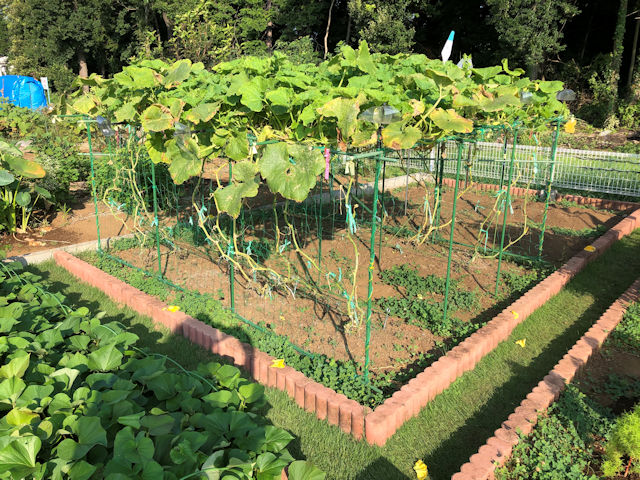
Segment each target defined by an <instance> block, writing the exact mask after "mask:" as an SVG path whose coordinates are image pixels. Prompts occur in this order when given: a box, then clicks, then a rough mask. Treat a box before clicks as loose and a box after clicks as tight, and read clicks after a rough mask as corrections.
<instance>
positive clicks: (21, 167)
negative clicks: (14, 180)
mask: <svg viewBox="0 0 640 480" xmlns="http://www.w3.org/2000/svg"><path fill="white" fill-rule="evenodd" d="M4 161H5V162H6V164H7V165H8V166H9V170H10V171H11V172H12V173H13V174H14V175H18V176H21V177H26V178H42V177H44V176H45V175H46V173H47V172H45V171H44V168H42V165H40V164H39V163H37V162H34V161H33V160H27V159H26V158H23V157H14V156H9V155H6V156H5V157H4Z"/></svg>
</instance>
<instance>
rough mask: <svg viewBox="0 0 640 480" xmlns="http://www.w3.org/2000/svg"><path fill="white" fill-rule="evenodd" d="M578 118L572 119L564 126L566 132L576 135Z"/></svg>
mask: <svg viewBox="0 0 640 480" xmlns="http://www.w3.org/2000/svg"><path fill="white" fill-rule="evenodd" d="M576 123H578V122H577V121H576V117H573V116H572V117H571V118H570V119H569V121H568V122H567V123H565V124H564V131H565V132H566V133H576Z"/></svg>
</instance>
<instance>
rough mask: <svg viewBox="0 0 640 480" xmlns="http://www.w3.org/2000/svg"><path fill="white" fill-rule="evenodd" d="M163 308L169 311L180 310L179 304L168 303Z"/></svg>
mask: <svg viewBox="0 0 640 480" xmlns="http://www.w3.org/2000/svg"><path fill="white" fill-rule="evenodd" d="M163 310H167V311H169V312H171V313H175V312H178V311H180V305H169V306H168V307H165V308H163Z"/></svg>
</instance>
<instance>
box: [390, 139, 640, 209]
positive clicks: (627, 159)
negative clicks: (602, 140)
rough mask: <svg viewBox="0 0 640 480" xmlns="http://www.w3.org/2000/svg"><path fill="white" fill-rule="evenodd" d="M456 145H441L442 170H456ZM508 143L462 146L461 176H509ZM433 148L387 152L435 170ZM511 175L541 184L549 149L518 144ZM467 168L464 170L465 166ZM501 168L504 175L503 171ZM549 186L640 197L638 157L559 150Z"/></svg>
mask: <svg viewBox="0 0 640 480" xmlns="http://www.w3.org/2000/svg"><path fill="white" fill-rule="evenodd" d="M457 149H458V146H457V143H456V142H454V141H450V142H447V143H446V146H445V147H444V155H443V156H444V157H445V159H446V160H445V162H444V173H445V174H447V175H451V174H455V173H456V158H457ZM511 149H512V146H511V145H507V148H506V149H505V147H504V145H503V144H501V143H488V142H478V143H475V144H465V145H464V147H463V152H462V158H463V161H462V172H461V176H462V178H465V176H466V172H467V170H469V174H470V176H471V178H472V179H473V180H474V181H482V180H489V181H499V180H500V178H501V177H502V176H503V175H504V179H505V181H506V179H507V177H508V169H509V160H510V158H511ZM435 155H436V150H435V149H433V150H431V151H430V152H421V151H419V150H404V151H402V152H394V153H392V154H389V156H393V157H397V156H400V157H402V158H403V162H402V164H403V165H407V163H408V166H409V168H410V169H412V170H422V171H428V172H430V173H435V172H434V170H435V163H436V162H435ZM515 158H516V161H515V164H514V174H513V178H514V179H516V180H517V183H518V184H521V185H530V186H531V187H544V186H545V185H546V183H547V180H548V179H549V175H550V171H551V147H548V146H528V145H517V146H516V157H515ZM467 167H468V168H467ZM503 169H504V173H503ZM552 185H553V187H555V188H563V189H570V190H579V191H590V192H598V193H608V194H615V195H624V196H630V197H640V155H637V154H631V153H617V152H606V151H594V150H574V149H567V148H558V149H557V150H556V159H555V164H554V168H553V178H552Z"/></svg>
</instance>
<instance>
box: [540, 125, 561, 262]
mask: <svg viewBox="0 0 640 480" xmlns="http://www.w3.org/2000/svg"><path fill="white" fill-rule="evenodd" d="M561 121H562V120H558V122H557V123H556V132H555V135H554V137H553V144H552V145H551V164H550V165H549V178H547V187H546V188H547V189H546V192H545V193H546V195H545V200H544V214H543V215H542V226H541V227H540V242H539V243H538V259H541V258H542V247H543V244H544V232H545V230H546V229H547V214H548V213H549V202H550V200H551V187H552V185H553V173H554V167H555V164H556V150H557V149H558V137H559V136H560V122H561Z"/></svg>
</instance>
